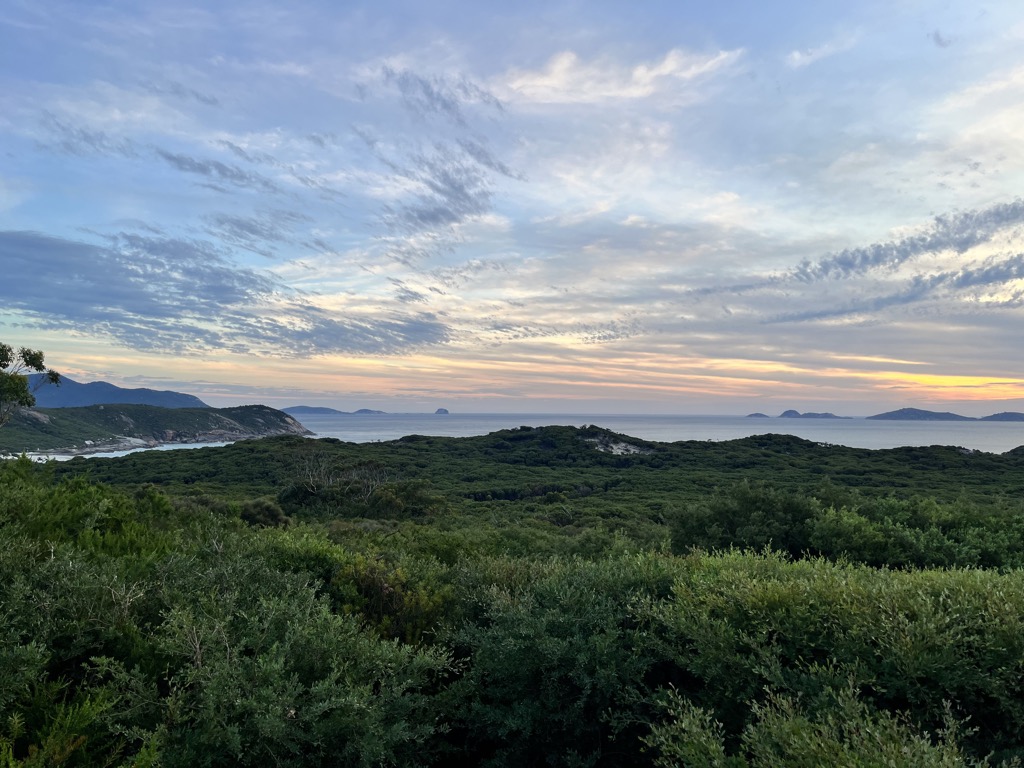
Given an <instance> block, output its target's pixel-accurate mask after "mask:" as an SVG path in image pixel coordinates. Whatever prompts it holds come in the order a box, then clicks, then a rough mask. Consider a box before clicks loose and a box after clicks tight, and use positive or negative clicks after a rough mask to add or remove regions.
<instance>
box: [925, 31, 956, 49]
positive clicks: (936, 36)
mask: <svg viewBox="0 0 1024 768" xmlns="http://www.w3.org/2000/svg"><path fill="white" fill-rule="evenodd" d="M928 37H929V38H931V41H932V42H933V43H935V45H937V46H938V47H939V48H949V46H951V45H952V44H953V41H952V40H951V39H949V38H947V37H943V36H942V33H941V32H939V30H937V29H936V30H935V31H934V32H932V33H931V34H930V35H929V36H928Z"/></svg>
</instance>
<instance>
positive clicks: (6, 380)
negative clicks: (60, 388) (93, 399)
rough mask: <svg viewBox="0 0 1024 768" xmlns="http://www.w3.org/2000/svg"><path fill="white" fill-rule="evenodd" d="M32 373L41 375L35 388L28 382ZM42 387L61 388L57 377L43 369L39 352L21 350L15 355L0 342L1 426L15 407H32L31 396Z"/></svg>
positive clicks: (6, 345) (32, 398) (12, 350)
mask: <svg viewBox="0 0 1024 768" xmlns="http://www.w3.org/2000/svg"><path fill="white" fill-rule="evenodd" d="M33 371H34V372H36V373H41V374H43V375H42V376H41V377H40V378H39V380H38V381H37V382H36V384H35V386H32V385H31V384H30V383H29V379H28V374H29V373H30V372H33ZM43 384H56V385H60V374H59V373H57V372H56V371H55V370H53V369H51V368H47V367H46V364H45V363H44V362H43V353H42V351H41V350H38V349H29V348H28V347H22V348H21V349H19V350H18V351H17V352H15V351H14V348H13V347H12V346H11V345H10V344H4V343H3V342H0V427H2V426H3V425H4V424H6V423H7V422H8V421H10V419H11V416H13V415H14V411H15V410H16V409H17V408H22V407H24V408H31V407H32V406H33V405H35V404H36V397H35V394H34V393H35V391H36V390H37V389H38V388H39V387H41V386H42V385H43Z"/></svg>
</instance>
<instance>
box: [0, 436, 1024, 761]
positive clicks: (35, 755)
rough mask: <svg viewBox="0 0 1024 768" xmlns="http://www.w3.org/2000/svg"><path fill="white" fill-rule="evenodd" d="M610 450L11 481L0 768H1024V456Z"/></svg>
mask: <svg viewBox="0 0 1024 768" xmlns="http://www.w3.org/2000/svg"><path fill="white" fill-rule="evenodd" d="M602 436H603V437H605V438H606V439H612V438H610V437H608V435H607V434H606V433H604V432H603V431H601V430H596V428H588V429H585V430H576V429H572V428H552V429H548V430H531V429H525V430H513V431H509V432H506V433H497V434H496V435H492V436H488V437H487V438H464V439H458V440H456V439H451V440H449V439H442V438H422V437H413V438H407V439H404V440H401V441H396V442H394V443H388V444H373V445H366V446H355V445H352V444H346V443H340V442H337V441H322V440H321V441H310V440H302V439H297V438H272V439H267V440H263V441H256V442H248V443H239V444H235V445H232V446H228V447H225V448H216V449H211V448H206V449H200V450H194V451H180V452H171V453H167V452H164V453H160V454H142V455H135V456H129V457H124V458H122V459H117V460H98V459H93V460H74V461H71V462H67V463H66V464H64V465H60V466H56V465H54V464H49V465H34V464H32V463H30V462H28V461H27V460H17V461H9V462H5V463H3V464H0V765H6V766H36V765H39V766H42V765H67V766H99V765H104V766H109V765H123V766H178V765H181V766H185V765H188V766H191V765H208V766H219V765H254V766H255V765H260V766H262V765H294V766H306V765H309V766H318V765H322V766H334V765H351V766H379V765H395V766H406V765H438V766H440V765H445V766H452V765H454V766H458V765H466V766H471V765H472V766H476V765H487V766H535V765H550V766H668V765H708V766H730V765H732V766H770V765H807V766H811V765H848V766H859V765H901V766H902V765H920V766H947V765H948V766H960V765H1000V764H1007V765H1012V764H1016V761H1017V760H1018V758H1019V757H1020V756H1021V754H1020V753H1021V750H1020V747H1019V745H1020V744H1022V743H1024V732H1022V731H1024V695H1022V694H1021V690H1020V680H1021V679H1024V576H1022V573H1024V572H1022V571H1021V570H1020V565H1021V557H1022V555H1024V536H1022V533H1024V530H1022V529H1021V527H1020V526H1021V523H1020V520H1021V518H1022V514H1021V513H1022V509H1021V501H1020V499H1021V496H1020V486H1021V483H1022V482H1024V480H1022V476H1021V475H1022V473H1021V463H1022V461H1024V457H1022V456H1021V455H1020V452H1011V453H1010V454H1005V455H1003V456H990V455H986V454H968V453H963V452H960V451H957V450H955V449H944V448H936V449H933V450H930V449H915V450H914V451H910V450H906V451H895V452H868V455H867V456H864V455H862V453H858V452H853V453H846V452H845V451H848V450H849V449H839V450H837V449H835V448H833V447H823V446H815V445H813V444H809V443H806V442H805V441H798V440H796V439H791V438H782V437H778V438H770V437H762V438H751V439H748V440H746V441H735V442H734V443H730V444H673V445H668V446H666V445H659V444H647V443H643V442H642V441H632V442H633V443H634V444H635V445H637V446H638V447H640V448H642V449H643V450H645V451H647V452H646V453H637V454H629V455H614V454H611V453H604V452H601V451H599V450H597V448H596V447H595V443H593V442H587V441H588V440H593V439H597V440H600V439H601V438H602ZM614 439H620V438H619V437H618V436H616V437H615V438H614ZM621 439H624V440H631V439H630V438H621ZM865 468H868V469H872V468H873V470H874V471H873V472H863V471H862V470H864V469H865ZM975 474H977V475H979V476H981V477H982V478H984V480H985V482H979V481H977V478H976V477H975ZM893 478H898V480H899V482H896V483H890V482H889V480H890V479H893Z"/></svg>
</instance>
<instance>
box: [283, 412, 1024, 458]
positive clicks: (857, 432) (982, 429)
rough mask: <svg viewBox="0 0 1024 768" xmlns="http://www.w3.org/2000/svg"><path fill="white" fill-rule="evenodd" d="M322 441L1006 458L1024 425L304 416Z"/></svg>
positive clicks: (1020, 440) (1023, 441)
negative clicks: (506, 441)
mask: <svg viewBox="0 0 1024 768" xmlns="http://www.w3.org/2000/svg"><path fill="white" fill-rule="evenodd" d="M299 421H301V422H302V423H303V424H304V425H305V426H306V427H307V428H308V429H310V430H312V431H313V432H315V433H316V436H317V437H334V438H338V439H339V440H345V441H347V442H351V443H368V442H374V441H379V440H396V439H398V438H399V437H403V436H405V435H433V436H446V437H470V436H473V435H486V434H488V433H490V432H496V431H497V430H500V429H511V428H514V427H519V426H529V427H540V426H546V425H551V424H562V425H571V426H577V427H580V426H583V425H585V424H596V425H597V426H600V427H605V428H607V429H610V430H612V431H613V432H618V433H620V434H623V435H630V436H632V437H639V438H641V439H644V440H654V441H658V442H666V443H670V442H675V441H678V440H716V441H717V440H735V439H737V438H741V437H749V436H751V435H763V434H766V433H776V434H784V435H796V436H797V437H802V438H805V439H807V440H813V441H815V442H818V443H829V444H833V445H845V446H849V447H851V448H896V447H899V446H923V445H955V446H959V447H962V448H969V449H972V450H976V451H986V452H988V453H1003V452H1005V451H1008V450H1010V449H1012V448H1016V447H1018V446H1021V445H1024V422H1006V421H1002V422H1000V421H876V420H869V419H783V418H777V417H776V418H764V419H760V418H747V417H743V416H634V415H605V414H602V415H593V414H589V415H588V414H571V415H557V414H550V413H544V414H515V413H513V414H509V413H452V414H447V415H436V414H423V413H387V414H358V415H357V414H352V415H334V414H332V415H325V416H303V417H302V418H301V419H299Z"/></svg>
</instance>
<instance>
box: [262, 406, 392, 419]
mask: <svg viewBox="0 0 1024 768" xmlns="http://www.w3.org/2000/svg"><path fill="white" fill-rule="evenodd" d="M281 410H282V411H284V412H285V413H288V414H291V415H292V416H366V415H368V414H382V413H387V412H386V411H374V410H372V409H370V408H360V409H359V410H358V411H339V410H337V409H335V408H325V407H323V406H319V405H292V406H289V407H288V408H282V409H281Z"/></svg>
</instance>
